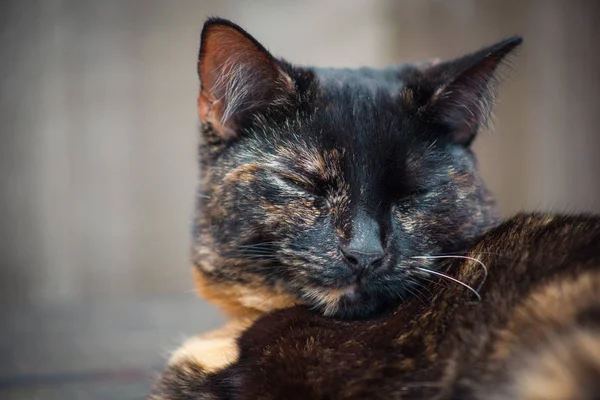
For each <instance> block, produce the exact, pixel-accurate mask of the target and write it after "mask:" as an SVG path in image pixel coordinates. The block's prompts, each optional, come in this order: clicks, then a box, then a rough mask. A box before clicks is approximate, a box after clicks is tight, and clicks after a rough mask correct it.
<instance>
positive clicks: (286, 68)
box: [192, 18, 521, 319]
mask: <svg viewBox="0 0 600 400" xmlns="http://www.w3.org/2000/svg"><path fill="white" fill-rule="evenodd" d="M520 43H521V38H519V37H513V38H509V39H507V40H504V41H502V42H500V43H497V44H495V45H493V46H490V47H486V48H483V49H481V50H479V51H477V52H475V53H472V54H469V55H466V56H463V57H461V58H458V59H456V60H453V61H448V62H438V61H433V62H429V63H422V64H401V65H397V66H394V67H390V68H386V69H374V68H360V69H355V70H352V69H331V68H309V67H299V66H293V65H292V64H290V63H288V62H286V61H284V60H280V59H276V58H274V57H273V56H272V55H271V54H270V53H269V52H268V51H267V50H266V49H265V48H264V47H263V46H262V45H261V44H259V43H258V41H256V39H254V38H253V37H252V36H250V35H249V34H248V33H246V32H245V31H244V30H243V29H242V28H240V27H239V26H237V25H235V24H234V23H232V22H230V21H227V20H223V19H217V18H213V19H209V20H208V21H207V22H206V23H205V25H204V28H203V30H202V35H201V45H200V54H199V61H198V73H199V77H200V82H201V86H200V90H199V96H198V114H199V117H200V120H201V125H202V129H201V135H200V136H201V138H200V140H201V144H200V148H199V153H200V187H199V190H198V196H197V207H196V209H197V212H196V215H195V220H194V234H193V236H194V247H193V256H192V257H193V261H194V265H195V268H194V272H195V278H196V283H197V287H198V290H199V292H200V293H201V295H202V296H203V297H204V298H206V299H208V300H209V301H212V302H213V303H215V304H217V305H219V306H220V307H222V308H223V309H224V310H225V312H227V313H228V314H229V315H230V316H232V317H234V318H237V319H239V318H250V319H252V318H256V317H257V316H259V315H261V314H263V313H265V312H268V311H272V310H274V309H279V308H284V307H289V306H292V305H296V304H305V305H309V306H311V307H313V308H315V309H316V310H318V312H321V313H323V314H324V315H328V316H337V317H345V318H367V317H369V316H371V315H374V314H376V313H378V312H380V311H382V310H385V309H386V308H387V307H389V306H393V305H394V304H396V303H397V302H398V301H401V300H402V299H404V298H406V297H409V296H410V295H411V292H412V291H414V287H415V286H416V285H418V284H419V282H421V281H422V280H423V279H424V278H428V273H427V272H425V270H424V268H433V267H434V266H435V261H433V260H423V259H421V260H419V261H416V260H415V259H414V258H412V257H413V256H420V255H431V254H440V253H441V254H443V253H449V252H455V251H461V250H463V249H465V248H468V246H469V245H470V244H472V243H473V240H474V239H475V238H477V237H478V236H479V235H480V234H481V233H483V232H485V231H486V230H488V229H490V228H492V227H493V226H495V225H496V224H497V223H498V221H499V214H498V212H497V207H496V205H495V202H494V200H493V198H492V196H491V194H490V192H489V190H488V189H487V187H486V186H485V184H484V182H483V181H482V179H481V177H480V175H479V173H478V170H477V165H476V160H475V157H474V155H473V153H472V151H471V150H470V144H471V143H472V141H473V140H474V138H475V135H476V133H477V131H478V129H479V128H480V127H481V126H484V125H485V124H486V123H487V121H488V117H489V113H490V108H491V105H492V100H493V99H494V95H495V89H496V87H497V83H498V81H499V76H500V74H498V71H499V67H501V66H502V65H503V63H504V62H505V60H506V57H507V55H508V54H509V53H511V51H512V50H513V49H514V48H516V47H517V46H518V45H519V44H520ZM416 265H419V266H420V267H422V269H417V268H415V266H416Z"/></svg>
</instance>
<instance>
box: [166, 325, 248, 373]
mask: <svg viewBox="0 0 600 400" xmlns="http://www.w3.org/2000/svg"><path fill="white" fill-rule="evenodd" d="M252 322H253V320H252V319H236V320H232V321H231V322H229V323H228V324H227V325H225V326H224V327H222V328H220V329H217V330H214V331H211V332H208V333H205V334H202V335H198V336H194V337H192V338H190V339H188V340H186V341H185V342H184V343H183V345H182V346H181V347H179V348H178V349H177V350H175V352H173V354H172V355H171V358H170V360H169V365H170V366H173V365H180V364H184V363H188V364H189V363H193V364H195V365H197V366H198V367H200V368H202V370H203V371H205V372H208V373H210V372H216V371H219V370H221V369H223V368H225V367H227V366H228V365H229V364H232V363H234V362H235V361H236V360H237V358H238V354H239V351H238V347H237V342H236V340H237V338H238V337H239V335H241V333H242V332H243V331H244V329H246V328H247V327H248V326H249V325H250V324H251V323H252Z"/></svg>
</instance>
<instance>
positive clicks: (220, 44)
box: [199, 25, 276, 92]
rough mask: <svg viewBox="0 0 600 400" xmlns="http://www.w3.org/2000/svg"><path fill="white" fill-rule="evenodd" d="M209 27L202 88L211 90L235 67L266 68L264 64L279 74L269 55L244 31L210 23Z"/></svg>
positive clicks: (205, 44) (204, 41)
mask: <svg viewBox="0 0 600 400" xmlns="http://www.w3.org/2000/svg"><path fill="white" fill-rule="evenodd" d="M207 29H208V31H207V32H205V34H204V40H203V43H202V46H203V49H202V55H201V59H200V71H199V72H200V83H201V84H202V88H203V90H205V91H208V92H211V91H212V90H213V88H214V86H215V83H216V82H217V79H219V76H220V75H221V74H222V73H223V72H227V71H228V69H230V68H232V67H233V66H240V67H244V66H245V67H247V68H252V67H257V68H261V66H262V69H264V67H265V65H268V66H270V67H271V68H270V69H272V70H273V71H272V74H276V71H275V70H274V68H273V65H272V62H271V60H270V59H269V57H268V56H267V55H266V54H264V51H263V50H262V49H260V48H258V46H257V45H256V44H255V43H253V42H252V41H251V40H250V39H248V38H247V37H246V36H245V35H244V34H243V33H241V32H239V31H237V30H236V29H234V28H232V27H229V26H221V25H215V26H210V27H208V28H207ZM267 69H268V68H267ZM264 72H267V73H268V71H264Z"/></svg>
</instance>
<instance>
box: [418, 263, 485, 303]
mask: <svg viewBox="0 0 600 400" xmlns="http://www.w3.org/2000/svg"><path fill="white" fill-rule="evenodd" d="M415 268H416V269H418V270H421V271H423V272H427V273H430V274H433V275H437V276H441V277H442V278H446V279H448V280H451V281H452V282H454V283H458V284H459V285H461V286H464V287H465V288H467V289H469V290H470V291H471V292H473V294H475V296H477V300H478V301H481V296H480V295H479V292H478V291H477V290H475V289H473V288H472V287H471V286H469V285H467V284H466V283H464V282H463V281H460V280H458V279H456V278H453V277H451V276H450V275H447V274H444V273H443V272H439V271H436V270H434V269H429V268H425V267H415Z"/></svg>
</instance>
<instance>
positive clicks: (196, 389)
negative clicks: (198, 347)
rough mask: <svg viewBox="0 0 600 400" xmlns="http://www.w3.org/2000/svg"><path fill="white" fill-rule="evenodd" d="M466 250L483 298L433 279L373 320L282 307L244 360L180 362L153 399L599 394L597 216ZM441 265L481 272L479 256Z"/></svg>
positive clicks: (514, 224)
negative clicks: (219, 365) (210, 366)
mask: <svg viewBox="0 0 600 400" xmlns="http://www.w3.org/2000/svg"><path fill="white" fill-rule="evenodd" d="M465 254H466V255H469V256H471V257H475V258H477V259H479V260H481V261H483V262H484V263H485V265H487V267H488V269H489V277H488V279H487V281H486V282H485V284H484V286H483V288H482V289H481V292H480V293H481V296H482V302H480V303H475V302H474V301H473V300H474V298H473V295H472V293H470V292H469V291H467V290H465V289H464V288H463V287H462V286H459V285H454V284H452V283H449V282H444V281H436V282H435V283H434V284H431V285H430V286H429V287H428V290H429V292H424V293H428V295H427V296H426V297H427V298H426V299H419V298H413V299H411V300H409V301H407V302H405V303H404V304H402V305H400V306H398V307H397V308H396V309H394V310H393V311H390V312H388V313H385V314H383V315H379V316H376V317H373V318H371V319H368V320H359V321H356V320H355V321H348V320H344V319H338V318H330V317H324V316H321V315H319V314H318V313H315V312H312V311H310V310H309V309H308V308H306V307H304V306H296V307H293V308H289V309H285V310H281V311H275V312H272V313H270V314H267V315H266V316H264V317H262V318H261V319H259V320H258V321H257V322H256V323H255V324H254V325H253V326H251V327H250V328H249V329H248V330H246V331H245V332H244V334H243V335H242V336H241V338H239V340H238V342H237V343H238V346H239V358H238V359H237V360H236V362H234V363H232V364H231V365H229V366H228V367H227V368H224V369H222V370H220V371H218V372H216V373H213V374H205V373H204V372H203V371H202V370H201V369H200V368H198V365H197V363H195V362H194V361H193V360H192V359H191V358H187V359H186V358H183V359H181V360H180V362H179V363H175V364H172V365H171V366H170V367H169V368H168V369H167V370H166V371H165V373H164V374H163V376H162V378H161V380H160V381H159V382H158V384H157V385H156V388H155V392H154V395H153V396H154V397H152V398H153V400H166V399H169V400H188V399H264V400H267V399H429V398H434V399H482V400H483V399H486V400H487V399H550V400H552V399H556V400H559V399H596V398H598V395H599V394H600V295H599V293H600V218H598V217H592V216H579V217H575V216H573V217H570V216H552V215H541V214H522V215H518V216H516V217H514V218H512V219H510V220H508V221H506V222H504V223H503V224H501V225H500V226H498V227H497V228H494V229H492V230H491V231H490V232H489V233H487V234H486V235H484V236H483V237H482V238H481V239H480V240H479V241H478V243H477V244H476V245H475V246H474V247H473V248H472V249H471V250H470V251H469V252H468V253H465ZM441 267H442V268H443V269H444V270H445V271H447V272H448V273H450V274H452V275H453V276H455V277H457V278H459V279H460V280H462V281H464V282H466V283H468V284H470V285H472V286H474V287H476V286H477V284H478V283H479V282H480V281H481V279H482V273H483V271H482V269H481V267H480V266H479V264H477V263H475V262H473V261H463V260H455V261H453V262H451V263H448V264H446V265H444V266H441Z"/></svg>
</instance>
